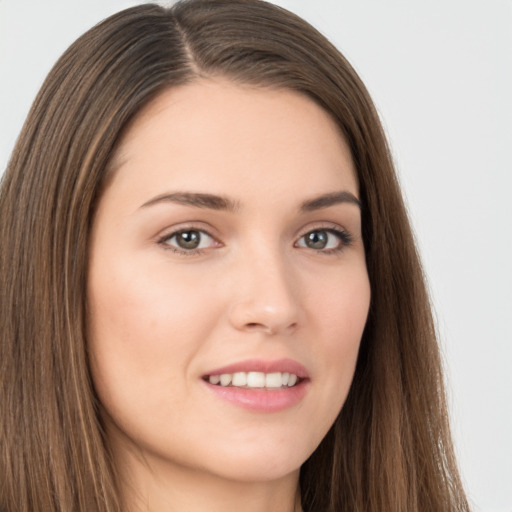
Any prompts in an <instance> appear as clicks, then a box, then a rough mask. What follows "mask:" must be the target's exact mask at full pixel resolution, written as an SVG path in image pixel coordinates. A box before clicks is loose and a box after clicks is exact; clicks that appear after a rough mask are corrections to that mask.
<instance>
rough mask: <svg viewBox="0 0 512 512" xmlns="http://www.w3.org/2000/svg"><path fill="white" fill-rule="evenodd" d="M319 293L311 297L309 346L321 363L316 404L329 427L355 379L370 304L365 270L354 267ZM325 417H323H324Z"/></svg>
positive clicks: (326, 425) (327, 283)
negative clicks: (311, 340)
mask: <svg viewBox="0 0 512 512" xmlns="http://www.w3.org/2000/svg"><path fill="white" fill-rule="evenodd" d="M332 282H336V283H341V284H337V285H336V286H333V285H332V284H329V282H326V283H324V284H325V286H324V287H323V291H322V293H313V292H312V293H311V294H310V304H311V307H310V311H314V317H315V321H314V322H312V329H314V332H315V333H316V342H315V343H313V344H312V345H311V348H312V350H313V351H314V353H315V356H316V357H315V359H316V360H318V361H322V366H321V367H319V368H318V369H317V371H318V374H319V375H320V376H321V382H322V385H323V386H324V393H322V395H321V396H322V398H321V400H319V401H318V404H317V410H318V417H321V411H329V413H328V416H327V417H326V422H325V427H324V428H327V429H328V428H329V427H330V425H331V424H332V422H333V421H334V419H335V418H336V416H337V415H338V413H339V411H340V410H341V408H342V406H343V403H344V402H345V399H346V396H347V394H348V391H349V389H350V385H351V383H352V379H353V376H354V371H355V366H356V362H357V356H358V352H359V347H360V343H361V337H362V334H363V330H364V327H365V324H366V319H367V316H368V310H369V305H370V285H369V280H368V275H367V272H366V268H365V267H361V268H356V269H355V271H354V272H351V273H349V274H346V275H345V276H343V278H340V279H338V280H335V281H334V280H331V281H330V283H332ZM324 417H325V416H324Z"/></svg>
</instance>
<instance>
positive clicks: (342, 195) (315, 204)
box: [300, 190, 362, 213]
mask: <svg viewBox="0 0 512 512" xmlns="http://www.w3.org/2000/svg"><path fill="white" fill-rule="evenodd" d="M340 203H351V204H355V205H356V206H358V207H359V208H360V209H361V207H362V205H361V201H360V200H359V199H358V198H357V197H356V196H355V195H354V194H352V193H351V192H348V191H346V190H341V191H339V192H331V193H329V194H323V195H321V196H318V197H314V198H313V199H308V200H307V201H304V202H303V203H302V204H301V206H300V211H301V212H303V213H305V212H311V211H314V210H321V209H322V208H329V206H334V205H336V204H340Z"/></svg>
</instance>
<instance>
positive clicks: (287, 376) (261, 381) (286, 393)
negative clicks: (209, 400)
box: [202, 359, 310, 413]
mask: <svg viewBox="0 0 512 512" xmlns="http://www.w3.org/2000/svg"><path fill="white" fill-rule="evenodd" d="M202 380H203V382H204V383H205V385H206V388H207V389H208V390H209V391H210V392H212V393H213V394H214V395H215V396H216V397H218V398H220V399H221V400H223V401H227V402H230V403H231V404H233V405H235V406H237V407H241V408H243V409H249V410H251V411H254V412H258V413H272V412H279V411H284V410H286V409H290V408H292V407H293V406H295V405H297V404H298V403H300V402H301V401H302V400H303V399H304V397H305V396H306V394H307V393H308V390H309V388H310V386H309V384H310V378H309V374H308V371H307V370H306V368H305V367H304V366H302V365H301V364H300V363H298V362H296V361H293V360H292V359H280V360H275V361H265V360H257V359H253V360H248V361H242V362H238V363H234V364H231V365H228V366H224V367H222V368H217V369H215V370H211V371H210V372H208V374H206V375H203V377H202Z"/></svg>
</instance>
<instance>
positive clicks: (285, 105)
mask: <svg viewBox="0 0 512 512" xmlns="http://www.w3.org/2000/svg"><path fill="white" fill-rule="evenodd" d="M113 168H114V169H117V170H116V171H115V174H116V175H117V176H116V177H115V178H114V180H113V181H114V182H116V181H118V182H120V181H123V180H126V179H132V180H133V179H135V180H139V181H141V183H140V186H141V187H142V188H148V189H149V188H151V187H150V184H151V183H150V182H151V181H152V180H154V181H155V185H156V184H157V182H160V183H159V184H158V186H159V187H162V186H168V187H172V188H178V189H179V188H183V187H185V188H188V187H190V186H192V187H194V188H196V189H204V190H203V191H208V192H214V193H222V194H225V193H226V192H228V193H229V190H228V191H226V190H225V188H226V187H228V188H229V186H231V185H235V188H236V186H237V187H238V188H240V186H241V185H242V184H244V185H246V186H247V187H249V188H250V187H256V185H260V186H261V184H262V183H264V182H268V184H269V185H271V186H272V187H276V186H278V185H279V186H281V187H284V188H287V189H293V187H294V186H296V185H298V184H300V183H301V182H304V180H306V181H307V182H309V183H310V184H311V186H312V187H316V188H319V189H322V188H329V187H332V186H333V181H336V182H338V185H339V187H338V188H347V189H349V190H351V191H353V192H354V193H357V179H356V176H355V170H354V166H353V162H352V158H351V154H350V150H349V148H348V146H347V144H346V142H345V140H344V138H343V137H342V135H341V132H340V130H339V127H338V126H337V125H336V123H335V122H334V120H333V119H332V117H331V116H330V115H329V114H328V113H327V112H326V111H325V110H324V109H322V108H321V107H319V106H318V105H317V104H316V103H315V102H314V101H313V100H311V99H309V98H308V97H306V96H305V95H303V94H301V93H298V92H295V91H290V90H286V89H269V88H257V87H253V86H241V85H238V84H234V83H232V82H229V81H227V80H221V79H215V80H214V79H208V80H200V81H196V82H194V83H191V84H187V85H184V86H179V87H175V88H171V89H168V90H166V91H164V92H162V93H161V94H160V95H159V96H158V97H157V98H155V99H154V100H153V101H152V102H150V103H149V104H148V105H147V106H146V107H145V108H144V109H143V110H142V111H141V112H140V113H139V114H138V116H137V117H136V118H135V119H134V121H133V122H132V124H131V126H130V127H129V128H128V129H127V131H126V133H125V135H124V136H123V138H122V140H121V142H120V144H119V146H118V148H117V151H116V154H115V157H114V163H113ZM165 181H167V182H168V184H167V185H165V183H164V182H165ZM216 188H217V189H218V190H215V189H216ZM259 188H260V189H261V187H259ZM149 192H150V191H149V190H148V193H149ZM151 192H154V193H158V192H161V190H160V191H159V190H154V191H151ZM312 192H316V191H312ZM318 192H320V193H322V192H324V190H318Z"/></svg>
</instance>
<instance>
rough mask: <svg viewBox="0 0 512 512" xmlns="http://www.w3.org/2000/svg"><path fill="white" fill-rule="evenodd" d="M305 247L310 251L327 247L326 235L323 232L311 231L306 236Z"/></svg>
mask: <svg viewBox="0 0 512 512" xmlns="http://www.w3.org/2000/svg"><path fill="white" fill-rule="evenodd" d="M306 245H307V246H308V247H309V248H310V249H323V248H325V246H326V245H327V233H326V232H325V231H313V232H311V233H308V234H307V235H306Z"/></svg>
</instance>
